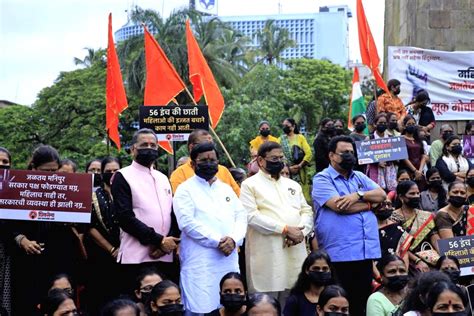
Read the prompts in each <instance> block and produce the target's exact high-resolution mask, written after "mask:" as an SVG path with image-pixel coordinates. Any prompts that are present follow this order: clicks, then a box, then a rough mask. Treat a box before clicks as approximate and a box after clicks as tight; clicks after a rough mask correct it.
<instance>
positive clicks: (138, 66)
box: [118, 7, 247, 95]
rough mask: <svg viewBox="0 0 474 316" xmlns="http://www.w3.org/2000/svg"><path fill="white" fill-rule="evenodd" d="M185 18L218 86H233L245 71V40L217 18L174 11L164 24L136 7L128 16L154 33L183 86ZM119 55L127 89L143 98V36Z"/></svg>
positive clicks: (156, 15)
mask: <svg viewBox="0 0 474 316" xmlns="http://www.w3.org/2000/svg"><path fill="white" fill-rule="evenodd" d="M188 18H189V19H190V20H191V24H192V26H193V28H194V32H195V36H196V39H197V41H198V42H199V44H200V47H201V50H202V52H203V55H204V57H205V58H206V60H207V62H208V64H209V67H210V68H211V70H212V72H213V74H214V76H215V78H216V80H217V82H218V83H219V84H220V85H221V86H225V87H231V86H232V85H234V84H236V83H237V82H238V80H239V79H240V75H241V74H242V73H243V72H244V71H245V67H244V66H243V65H244V64H243V60H244V59H243V56H245V51H246V48H245V43H246V41H247V39H246V38H244V37H243V36H241V35H239V34H238V33H237V32H235V31H233V30H232V29H230V28H229V26H227V25H226V24H224V23H222V22H221V21H220V20H219V19H218V18H211V19H209V18H205V17H203V16H202V15H201V14H200V13H199V12H197V11H193V10H187V9H184V10H179V11H174V12H173V13H172V14H171V15H170V16H169V17H168V18H167V19H166V20H164V19H163V18H162V17H161V16H160V15H159V13H157V12H156V11H153V10H143V9H141V8H139V7H136V8H135V9H134V10H133V12H132V14H131V20H132V21H133V22H135V23H144V24H145V25H147V26H148V28H149V29H150V30H151V29H153V30H155V38H156V39H157V41H158V43H159V44H160V46H161V47H162V48H163V50H164V52H165V54H166V56H167V57H168V59H169V60H170V61H171V63H172V64H173V65H174V67H175V68H176V70H177V72H178V74H179V75H180V76H181V78H183V80H185V82H186V81H187V78H188V60H187V49H186V38H185V21H186V19H188ZM118 55H119V59H120V61H121V64H122V67H123V69H124V73H125V80H126V82H127V86H128V89H129V90H131V91H132V92H135V93H138V94H139V95H142V94H143V90H144V85H145V82H144V78H145V57H144V47H143V36H141V35H140V36H135V37H132V38H130V39H128V40H126V41H124V42H123V43H121V44H120V45H119V47H118Z"/></svg>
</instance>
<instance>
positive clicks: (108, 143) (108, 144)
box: [107, 135, 110, 157]
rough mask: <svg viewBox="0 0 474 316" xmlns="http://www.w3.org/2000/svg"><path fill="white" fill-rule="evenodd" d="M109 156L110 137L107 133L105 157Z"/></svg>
mask: <svg viewBox="0 0 474 316" xmlns="http://www.w3.org/2000/svg"><path fill="white" fill-rule="evenodd" d="M109 156H110V138H109V135H107V157H109Z"/></svg>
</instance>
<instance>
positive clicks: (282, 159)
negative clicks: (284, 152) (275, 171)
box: [265, 156, 287, 162]
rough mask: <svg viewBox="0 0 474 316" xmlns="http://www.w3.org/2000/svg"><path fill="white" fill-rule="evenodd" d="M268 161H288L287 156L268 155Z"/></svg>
mask: <svg viewBox="0 0 474 316" xmlns="http://www.w3.org/2000/svg"><path fill="white" fill-rule="evenodd" d="M265 160H266V161H270V162H280V161H282V162H287V160H286V158H285V157H275V156H273V157H268V158H265Z"/></svg>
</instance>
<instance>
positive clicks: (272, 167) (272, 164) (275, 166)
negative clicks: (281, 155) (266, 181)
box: [265, 160, 285, 176]
mask: <svg viewBox="0 0 474 316" xmlns="http://www.w3.org/2000/svg"><path fill="white" fill-rule="evenodd" d="M265 162H266V163H267V166H266V167H265V170H267V172H268V173H269V174H271V175H272V176H276V175H278V174H280V172H281V171H282V170H283V168H284V167H285V165H284V164H283V161H269V160H265Z"/></svg>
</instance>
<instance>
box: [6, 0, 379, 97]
mask: <svg viewBox="0 0 474 316" xmlns="http://www.w3.org/2000/svg"><path fill="white" fill-rule="evenodd" d="M217 1H218V10H219V15H223V16H229V15H255V14H277V13H279V8H280V12H281V13H308V12H311V11H314V12H317V11H318V8H319V6H323V5H340V4H347V5H349V7H350V8H351V10H352V14H353V18H352V19H351V22H350V26H349V28H350V55H351V59H353V60H355V59H360V57H359V53H358V50H359V48H358V42H357V41H358V38H357V24H356V16H355V13H356V8H355V2H356V1H355V0H217ZM384 2H385V1H382V0H363V3H364V6H365V10H366V15H367V19H368V20H369V23H370V25H371V28H372V32H373V34H374V37H375V40H376V43H377V46H378V47H379V55H381V57H383V53H382V51H381V48H382V47H383V19H384V9H385V5H384ZM187 4H188V0H134V1H132V0H0V100H9V101H12V102H16V103H19V104H25V105H30V104H32V103H33V102H34V101H35V100H36V96H37V94H38V92H39V91H40V90H41V89H42V88H44V87H47V86H50V85H51V84H53V82H54V80H55V79H56V78H57V76H58V74H59V72H60V71H68V70H73V69H76V68H77V67H76V66H75V65H74V63H73V58H74V57H79V58H81V59H82V58H83V57H84V56H85V54H86V51H85V50H84V47H91V48H94V49H97V48H105V47H106V46H107V15H108V13H109V12H112V16H113V28H114V31H116V30H117V29H119V28H120V27H121V26H122V25H123V24H125V23H126V22H127V14H126V12H125V11H126V10H127V9H130V8H131V7H132V6H134V5H138V6H140V7H142V8H151V9H154V10H157V11H158V12H160V13H163V15H164V16H168V15H169V13H170V12H171V11H172V10H174V9H177V8H181V7H183V6H187ZM279 4H280V5H279ZM104 89H105V87H104Z"/></svg>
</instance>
